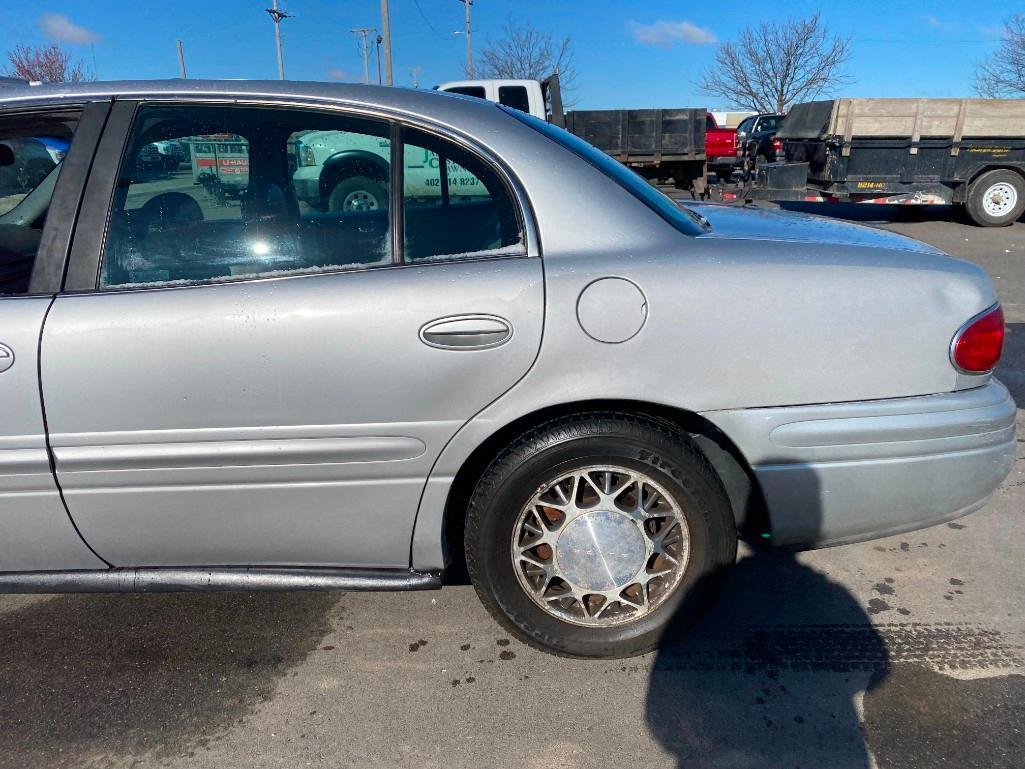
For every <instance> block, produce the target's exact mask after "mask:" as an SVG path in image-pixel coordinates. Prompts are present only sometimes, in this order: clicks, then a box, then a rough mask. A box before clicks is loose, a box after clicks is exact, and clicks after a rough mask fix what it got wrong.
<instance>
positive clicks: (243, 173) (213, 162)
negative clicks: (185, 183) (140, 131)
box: [142, 134, 249, 203]
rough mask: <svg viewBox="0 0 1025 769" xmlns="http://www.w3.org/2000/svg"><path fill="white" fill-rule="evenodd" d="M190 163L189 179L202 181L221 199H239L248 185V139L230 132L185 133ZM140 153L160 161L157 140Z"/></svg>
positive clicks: (202, 183) (215, 196) (210, 192)
mask: <svg viewBox="0 0 1025 769" xmlns="http://www.w3.org/2000/svg"><path fill="white" fill-rule="evenodd" d="M181 143H182V144H183V145H187V146H188V148H189V150H188V152H189V157H190V158H191V163H192V181H193V182H194V183H195V184H199V185H202V187H203V188H204V189H205V190H206V191H207V193H208V194H209V195H210V196H211V197H213V198H214V199H215V200H217V201H218V202H220V203H223V202H225V201H226V200H232V199H238V198H240V197H241V195H242V193H243V192H244V191H245V189H246V187H247V186H248V185H249V142H248V141H246V140H245V139H244V138H243V137H241V136H235V135H233V134H213V135H201V136H189V137H184V138H182V140H181ZM142 155H143V156H147V157H150V158H153V157H155V158H156V160H155V161H153V162H158V163H162V162H163V161H162V160H160V156H159V152H158V151H157V149H156V143H153V144H148V145H146V146H145V147H143V149H142Z"/></svg>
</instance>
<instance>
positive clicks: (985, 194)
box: [965, 169, 1025, 227]
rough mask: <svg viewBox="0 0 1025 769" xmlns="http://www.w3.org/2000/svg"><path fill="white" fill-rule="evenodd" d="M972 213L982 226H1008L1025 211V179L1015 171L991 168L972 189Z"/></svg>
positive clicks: (968, 206)
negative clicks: (993, 169)
mask: <svg viewBox="0 0 1025 769" xmlns="http://www.w3.org/2000/svg"><path fill="white" fill-rule="evenodd" d="M965 210H966V211H967V212H968V217H969V218H970V219H971V220H972V221H973V222H975V223H976V224H977V225H979V226H980V227H1005V226H1007V225H1009V224H1013V223H1014V222H1016V221H1017V220H1018V218H1019V217H1021V215H1022V213H1023V212H1025V179H1023V178H1022V177H1021V176H1020V175H1019V174H1017V173H1015V172H1014V171H1008V170H1006V169H997V170H995V171H987V172H986V173H984V174H983V175H982V176H980V177H979V178H978V179H976V180H975V181H974V182H972V185H971V187H970V188H969V189H968V200H967V202H966V203H965Z"/></svg>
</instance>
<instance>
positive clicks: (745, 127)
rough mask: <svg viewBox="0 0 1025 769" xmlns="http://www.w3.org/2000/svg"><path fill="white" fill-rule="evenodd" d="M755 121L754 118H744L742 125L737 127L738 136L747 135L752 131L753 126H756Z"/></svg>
mask: <svg viewBox="0 0 1025 769" xmlns="http://www.w3.org/2000/svg"><path fill="white" fill-rule="evenodd" d="M754 122H755V119H754V118H753V117H748V118H744V119H743V120H742V121H740V125H738V126H737V133H738V134H746V133H747V132H748V131H750V130H751V126H753V125H754Z"/></svg>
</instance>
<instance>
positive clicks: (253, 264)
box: [100, 106, 391, 288]
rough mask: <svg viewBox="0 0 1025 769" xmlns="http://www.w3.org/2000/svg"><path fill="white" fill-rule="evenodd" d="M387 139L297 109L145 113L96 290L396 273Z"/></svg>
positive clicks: (371, 128) (383, 133)
mask: <svg viewBox="0 0 1025 769" xmlns="http://www.w3.org/2000/svg"><path fill="white" fill-rule="evenodd" d="M389 130H390V127H389V124H388V123H386V122H383V121H376V120H374V121H371V120H362V119H357V118H349V117H346V116H339V115H333V114H328V113H316V112H308V111H301V110H285V109H275V108H248V107H220V106H170V107H169V106H144V107H142V108H141V109H140V110H139V113H138V115H137V116H136V119H135V122H134V124H133V127H132V137H131V139H130V141H129V144H128V149H127V152H126V155H125V158H124V159H123V161H122V166H121V170H120V175H119V179H118V186H117V192H116V194H115V199H114V206H113V210H112V212H111V216H110V224H109V226H108V229H107V236H106V243H105V245H104V250H103V257H102V264H101V269H100V287H101V288H117V287H122V288H123V287H146V286H166V285H187V284H191V283H205V282H219V281H225V280H241V279H246V278H257V277H274V276H278V275H285V274H297V273H316V272H327V271H334V270H340V269H353V268H358V267H365V266H368V265H377V264H388V263H390V262H391V239H390V220H389V210H388V194H387V190H386V187H385V186H383V185H386V184H387V178H388V174H387V167H388V158H389V153H390V143H389V141H388V138H387V137H388V132H389ZM381 168H384V169H385V170H384V171H383V172H382V171H381V170H380V169H381ZM382 179H383V180H384V181H382Z"/></svg>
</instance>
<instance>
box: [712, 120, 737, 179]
mask: <svg viewBox="0 0 1025 769" xmlns="http://www.w3.org/2000/svg"><path fill="white" fill-rule="evenodd" d="M705 121H706V122H705V157H707V158H708V160H707V163H708V172H709V174H713V173H714V174H715V175H716V176H718V177H719V178H720V179H724V180H725V181H729V179H730V176H731V175H732V174H733V167H734V166H735V165H736V163H737V131H736V129H734V128H720V127H719V124H718V123H716V122H715V116H714V115H713V114H712V113H711V112H709V113H708V116H707V117H706V118H705Z"/></svg>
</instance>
